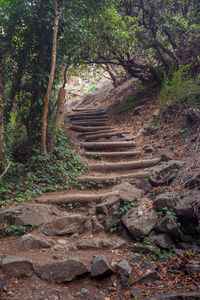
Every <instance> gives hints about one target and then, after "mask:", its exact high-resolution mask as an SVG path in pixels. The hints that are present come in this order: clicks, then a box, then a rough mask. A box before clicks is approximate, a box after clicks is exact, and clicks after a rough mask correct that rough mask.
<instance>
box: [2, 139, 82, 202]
mask: <svg viewBox="0 0 200 300" xmlns="http://www.w3.org/2000/svg"><path fill="white" fill-rule="evenodd" d="M11 163H12V165H11V166H10V168H9V169H8V171H7V173H6V174H5V176H3V177H2V178H1V179H0V200H2V202H1V206H3V204H2V203H3V201H5V205H6V204H9V203H11V202H13V201H14V202H23V201H25V200H28V199H29V198H30V197H34V196H36V195H41V194H42V193H43V192H47V191H56V190H61V189H70V188H71V187H72V186H79V185H78V183H77V181H76V178H77V176H78V175H80V174H82V173H83V172H84V170H85V169H86V165H85V164H84V163H83V162H82V161H81V160H80V158H79V157H77V155H76V154H75V153H74V152H73V151H71V150H70V144H69V140H68V138H67V137H66V136H65V135H64V134H63V133H60V134H59V135H57V142H56V146H55V148H54V150H53V152H51V153H46V154H40V152H39V150H35V155H33V156H31V157H30V158H29V159H28V161H27V162H26V164H20V163H14V162H11Z"/></svg>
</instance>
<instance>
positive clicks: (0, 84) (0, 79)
mask: <svg viewBox="0 0 200 300" xmlns="http://www.w3.org/2000/svg"><path fill="white" fill-rule="evenodd" d="M0 63H1V64H0V161H1V162H4V161H5V155H4V150H5V141H4V133H3V131H4V122H3V113H4V106H3V105H4V103H3V93H4V69H3V68H4V58H3V57H0Z"/></svg>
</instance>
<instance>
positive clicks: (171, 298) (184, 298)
mask: <svg viewBox="0 0 200 300" xmlns="http://www.w3.org/2000/svg"><path fill="white" fill-rule="evenodd" d="M146 299H147V300H163V299H165V300H197V299H198V300H199V299H200V294H199V293H183V294H163V295H155V296H153V297H150V298H146Z"/></svg>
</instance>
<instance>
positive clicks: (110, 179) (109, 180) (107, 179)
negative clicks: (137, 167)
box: [78, 171, 149, 184]
mask: <svg viewBox="0 0 200 300" xmlns="http://www.w3.org/2000/svg"><path fill="white" fill-rule="evenodd" d="M148 177H149V174H148V172H145V171H144V172H140V173H127V174H116V175H111V176H94V175H93V176H83V177H79V178H78V180H79V182H82V183H92V182H94V183H102V184H103V183H104V184H117V183H119V182H120V181H121V180H123V179H141V178H148Z"/></svg>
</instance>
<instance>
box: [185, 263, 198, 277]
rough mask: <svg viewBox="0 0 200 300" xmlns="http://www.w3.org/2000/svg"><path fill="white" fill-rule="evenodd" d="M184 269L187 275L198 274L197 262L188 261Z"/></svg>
mask: <svg viewBox="0 0 200 300" xmlns="http://www.w3.org/2000/svg"><path fill="white" fill-rule="evenodd" d="M186 268H187V272H188V274H189V275H194V274H198V273H199V272H200V265H199V261H195V260H190V261H189V263H188V264H187V265H186Z"/></svg>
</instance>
